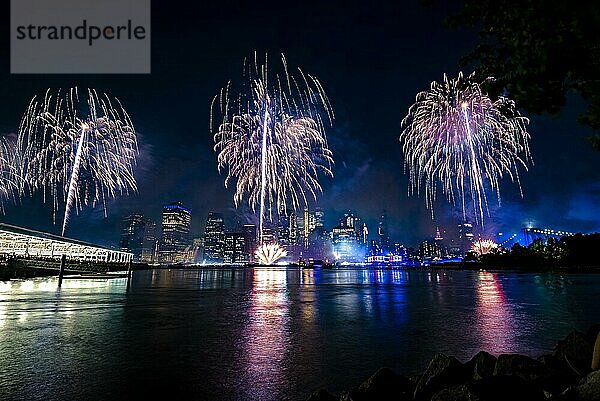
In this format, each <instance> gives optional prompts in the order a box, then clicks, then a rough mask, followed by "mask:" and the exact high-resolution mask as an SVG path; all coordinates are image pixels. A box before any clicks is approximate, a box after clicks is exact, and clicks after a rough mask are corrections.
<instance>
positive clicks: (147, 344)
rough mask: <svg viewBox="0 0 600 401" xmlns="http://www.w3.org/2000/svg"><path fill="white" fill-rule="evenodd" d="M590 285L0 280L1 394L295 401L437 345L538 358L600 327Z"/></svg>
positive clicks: (529, 280) (195, 273)
mask: <svg viewBox="0 0 600 401" xmlns="http://www.w3.org/2000/svg"><path fill="white" fill-rule="evenodd" d="M598 288H600V276H599V275H575V274H573V275H568V276H565V275H558V274H514V273H492V272H485V271H479V272H465V271H443V270H433V271H405V270H366V269H361V270H352V269H347V270H321V269H317V270H312V269H304V270H299V269H285V268H276V269H255V270H252V269H229V268H227V269H201V270H191V269H190V270H152V271H146V272H136V273H135V274H134V277H133V280H132V286H131V290H130V291H129V292H127V291H126V280H125V279H112V280H97V281H96V280H72V279H69V280H65V281H64V282H63V287H62V288H61V289H58V288H57V281H56V279H55V278H50V279H36V280H24V281H11V282H0V399H3V400H5V399H6V400H8V399H53V395H56V394H60V395H61V398H62V399H111V400H118V399H129V398H132V397H134V398H138V397H139V395H140V394H144V393H145V390H147V389H149V388H150V389H152V391H153V395H155V396H158V395H159V394H160V392H161V391H165V392H166V393H168V394H165V395H166V396H168V397H169V398H195V399H216V400H255V399H260V400H279V399H291V400H302V399H305V398H306V396H307V395H308V394H309V393H310V392H312V391H313V390H314V389H317V388H320V387H328V388H329V389H330V390H332V391H339V390H341V389H343V388H347V387H350V386H353V385H356V384H357V383H359V382H360V381H362V380H363V379H364V378H365V377H367V376H369V375H370V374H371V373H372V372H373V371H375V370H376V369H377V368H379V367H380V366H389V367H391V368H392V369H395V370H396V371H398V372H401V373H406V374H408V373H413V372H416V371H419V370H421V369H423V368H424V366H425V365H426V363H427V361H428V360H429V359H430V358H431V357H432V356H433V355H434V354H435V353H438V352H444V353H447V354H452V355H455V356H457V357H458V358H459V359H462V360H466V359H468V358H470V357H471V356H472V355H474V354H475V353H476V352H477V351H478V350H479V349H486V350H488V351H490V352H492V353H495V354H498V353H501V352H519V353H527V354H530V355H532V356H537V355H539V354H541V353H543V352H547V351H549V350H550V349H551V348H552V347H553V345H554V343H555V341H556V340H557V339H560V338H561V337H563V336H564V335H566V333H568V332H569V331H570V330H572V329H574V328H577V329H580V330H585V329H586V328H587V326H588V325H590V324H592V323H594V322H600V311H599V310H598V308H597V306H596V303H595V299H596V298H595V297H596V295H597V289H598ZM91 372H93V374H92V373H91ZM156 378H161V381H163V382H165V383H169V386H168V387H165V388H164V390H161V389H160V388H156ZM8 391H10V392H8ZM7 392H8V393H7Z"/></svg>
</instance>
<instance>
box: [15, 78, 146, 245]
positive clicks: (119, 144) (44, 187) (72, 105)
mask: <svg viewBox="0 0 600 401" xmlns="http://www.w3.org/2000/svg"><path fill="white" fill-rule="evenodd" d="M18 149H19V154H20V155H21V156H20V159H21V164H20V166H21V175H22V176H23V178H24V181H25V183H26V187H27V190H29V191H31V192H35V191H40V192H42V193H43V196H44V201H46V198H47V197H48V196H50V198H51V199H52V204H53V212H54V219H55V220H56V215H57V211H58V209H59V207H60V205H61V203H63V202H64V205H65V210H64V215H63V224H62V235H64V233H65V230H66V227H67V224H68V222H69V218H70V215H71V212H72V210H73V209H75V210H79V209H80V208H81V207H82V206H83V205H89V206H92V207H95V206H96V205H97V204H101V205H102V206H103V207H104V210H105V213H106V201H107V200H108V199H111V198H115V197H116V196H119V195H125V194H129V193H131V192H136V191H137V184H136V180H135V177H134V174H133V170H134V167H135V164H136V157H137V140H136V133H135V129H134V127H133V123H132V122H131V119H130V117H129V115H128V114H127V112H126V111H125V110H124V109H123V107H122V105H121V103H120V102H119V101H118V100H116V99H112V98H110V97H109V96H108V95H106V94H99V93H98V92H96V91H95V90H92V89H88V90H87V91H86V92H85V93H84V94H80V93H79V92H78V90H77V88H72V89H70V90H66V91H60V90H59V91H57V92H53V91H50V90H48V91H47V92H46V94H45V96H44V97H43V98H41V97H40V98H38V97H34V98H33V99H32V100H31V102H30V104H29V107H28V108H27V111H26V112H25V115H24V116H23V119H22V121H21V125H20V129H19V141H18ZM25 191H26V189H25V188H23V189H22V191H21V192H22V193H24V192H25Z"/></svg>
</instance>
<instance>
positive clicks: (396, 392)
mask: <svg viewBox="0 0 600 401" xmlns="http://www.w3.org/2000/svg"><path fill="white" fill-rule="evenodd" d="M599 364H600V324H594V325H592V326H591V327H590V328H589V329H588V330H587V331H586V332H585V333H583V332H580V331H572V332H571V333H569V334H568V335H567V336H566V337H565V338H564V339H563V340H560V341H558V343H557V344H556V346H555V348H554V352H553V353H552V354H546V355H541V356H539V357H538V358H536V359H534V358H531V357H529V356H527V355H522V354H500V355H497V356H495V355H492V354H490V353H488V352H486V351H479V352H478V353H477V354H476V355H475V356H473V357H472V358H471V359H470V360H469V361H467V362H464V363H463V362H460V361H459V360H457V359H456V358H455V357H453V356H447V355H444V354H437V355H436V356H435V357H434V358H433V359H431V361H430V362H429V364H428V366H427V368H426V369H425V371H423V372H421V373H419V374H416V375H408V376H405V375H401V374H397V373H396V372H394V371H392V370H391V369H388V368H386V367H382V368H380V369H379V370H377V371H376V372H375V373H374V374H373V375H371V376H370V377H369V378H367V379H366V380H365V381H363V382H362V383H361V384H359V385H358V386H356V387H353V388H350V389H347V390H344V391H342V392H341V393H340V394H332V393H330V392H328V391H327V390H326V389H319V390H317V391H315V392H313V393H312V394H311V395H310V396H309V397H308V398H307V399H306V401H409V400H416V401H426V400H432V401H476V400H478V401H485V400H511V399H514V400H528V401H530V400H531V401H547V400H550V401H598V400H600V370H599V366H598V365H599Z"/></svg>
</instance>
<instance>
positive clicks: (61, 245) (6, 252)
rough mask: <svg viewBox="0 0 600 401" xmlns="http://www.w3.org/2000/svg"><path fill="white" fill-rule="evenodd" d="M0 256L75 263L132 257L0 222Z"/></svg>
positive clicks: (113, 260) (119, 259) (129, 258)
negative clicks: (65, 259) (63, 256)
mask: <svg viewBox="0 0 600 401" xmlns="http://www.w3.org/2000/svg"><path fill="white" fill-rule="evenodd" d="M0 255H2V256H3V257H4V258H10V257H21V258H42V259H54V260H60V259H61V258H62V255H65V256H66V258H67V260H72V261H78V262H114V263H127V262H130V261H132V260H133V254H131V253H129V252H122V251H116V250H113V249H108V248H104V247H101V246H98V245H94V244H90V243H87V242H83V241H78V240H75V239H70V238H65V237H60V236H58V235H54V234H50V233H45V232H41V231H35V230H30V229H27V228H23V227H18V226H13V225H9V224H3V223H0Z"/></svg>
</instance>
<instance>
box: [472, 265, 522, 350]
mask: <svg viewBox="0 0 600 401" xmlns="http://www.w3.org/2000/svg"><path fill="white" fill-rule="evenodd" d="M475 291H476V299H477V306H476V309H475V315H476V318H475V322H476V325H477V331H478V333H479V335H480V336H481V340H482V345H481V348H483V349H485V350H487V351H489V352H493V353H503V352H514V351H515V349H517V347H518V344H517V343H516V338H515V337H516V335H515V334H516V333H515V328H516V327H515V326H516V324H515V319H514V316H513V314H514V313H515V312H516V311H515V310H511V306H510V304H509V302H508V301H507V299H506V296H505V294H504V290H503V288H502V283H501V282H500V280H499V278H498V274H497V273H489V272H486V271H480V272H479V273H478V275H477V283H476V288H475Z"/></svg>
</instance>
